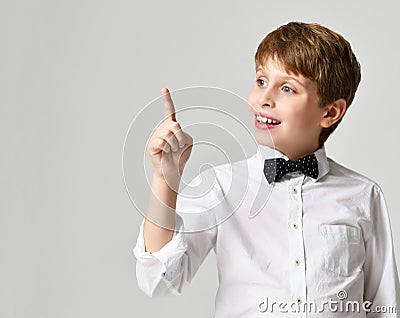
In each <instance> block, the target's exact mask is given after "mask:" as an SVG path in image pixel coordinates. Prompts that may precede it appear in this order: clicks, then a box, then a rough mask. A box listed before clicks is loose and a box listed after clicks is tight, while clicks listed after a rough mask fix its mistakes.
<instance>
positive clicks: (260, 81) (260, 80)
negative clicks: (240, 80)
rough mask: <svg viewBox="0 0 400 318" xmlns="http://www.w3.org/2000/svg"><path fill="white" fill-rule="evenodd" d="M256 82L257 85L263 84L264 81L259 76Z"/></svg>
mask: <svg viewBox="0 0 400 318" xmlns="http://www.w3.org/2000/svg"><path fill="white" fill-rule="evenodd" d="M257 84H258V86H265V84H266V82H265V81H264V80H263V79H261V78H259V79H258V80H257Z"/></svg>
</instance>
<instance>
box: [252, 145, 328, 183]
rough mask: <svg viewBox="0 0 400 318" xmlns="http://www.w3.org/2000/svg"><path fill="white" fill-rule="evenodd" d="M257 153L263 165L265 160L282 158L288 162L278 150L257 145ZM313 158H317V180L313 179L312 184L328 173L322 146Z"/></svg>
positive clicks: (326, 159) (326, 160)
mask: <svg viewBox="0 0 400 318" xmlns="http://www.w3.org/2000/svg"><path fill="white" fill-rule="evenodd" d="M257 146H258V151H257V157H258V158H259V159H260V160H261V161H262V163H264V160H265V159H271V158H284V159H285V160H288V159H289V158H288V157H287V156H286V155H285V154H284V153H282V152H280V151H279V150H277V149H275V148H272V147H269V146H264V145H260V144H258V145H257ZM314 154H315V156H316V157H317V160H318V171H319V173H318V178H317V179H313V178H310V179H311V180H313V181H314V182H317V181H318V180H319V179H321V178H322V177H323V176H325V175H326V174H327V173H328V172H329V162H328V158H327V156H326V151H325V146H324V145H322V146H321V147H320V148H318V149H317V150H316V151H314Z"/></svg>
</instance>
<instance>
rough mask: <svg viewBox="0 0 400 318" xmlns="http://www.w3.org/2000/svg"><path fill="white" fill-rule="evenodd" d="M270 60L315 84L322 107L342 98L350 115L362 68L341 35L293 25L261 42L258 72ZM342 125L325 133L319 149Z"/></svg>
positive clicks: (333, 126)
mask: <svg viewBox="0 0 400 318" xmlns="http://www.w3.org/2000/svg"><path fill="white" fill-rule="evenodd" d="M270 57H272V58H275V59H277V60H278V61H279V62H281V63H282V65H283V66H284V68H285V70H286V71H287V72H288V73H293V74H295V75H299V74H302V75H303V76H305V77H307V78H309V79H311V80H313V81H315V82H316V83H317V87H318V96H319V98H320V106H321V107H323V106H325V105H328V104H330V103H333V102H334V101H335V100H337V99H339V98H343V99H345V101H346V111H347V108H348V107H349V106H350V105H351V103H352V102H353V99H354V96H355V93H356V91H357V87H358V85H359V83H360V80H361V70H360V64H359V63H358V61H357V58H356V56H355V55H354V53H353V51H352V49H351V46H350V43H349V42H348V41H346V39H344V38H343V37H342V36H341V35H340V34H338V33H336V32H334V31H332V30H330V29H328V28H326V27H324V26H321V25H319V24H316V23H303V22H290V23H288V24H286V25H283V26H280V27H279V28H278V29H276V30H275V31H272V32H271V33H269V34H268V35H267V36H266V37H265V38H264V39H263V40H262V41H261V43H260V44H259V46H258V49H257V52H256V54H255V57H254V58H255V64H256V69H257V68H258V67H259V66H263V65H265V63H266V61H267V59H268V58H270ZM340 122H341V119H340V120H339V121H338V122H336V123H335V124H333V125H332V126H331V127H329V128H324V129H323V130H322V132H321V135H320V137H319V146H322V145H323V144H324V143H325V141H326V140H327V139H328V137H329V135H330V134H331V133H332V132H333V131H334V130H335V129H336V127H337V126H338V125H339V123H340Z"/></svg>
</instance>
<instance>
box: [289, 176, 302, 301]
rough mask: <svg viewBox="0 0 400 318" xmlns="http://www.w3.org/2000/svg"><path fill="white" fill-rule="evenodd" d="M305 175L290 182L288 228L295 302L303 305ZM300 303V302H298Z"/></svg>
mask: <svg viewBox="0 0 400 318" xmlns="http://www.w3.org/2000/svg"><path fill="white" fill-rule="evenodd" d="M303 182H304V175H302V176H299V177H297V178H292V179H291V180H290V182H289V188H288V190H289V191H288V192H289V199H290V216H289V222H288V226H289V227H290V228H289V229H288V231H289V233H288V234H289V240H290V244H289V246H290V259H291V266H290V267H291V270H290V278H291V286H292V297H293V300H294V301H295V302H296V303H298V304H301V303H302V301H303V300H304V299H306V297H307V295H306V274H305V258H304V237H303V231H302V222H303V202H302V195H301V191H302V184H303ZM298 301H299V302H298Z"/></svg>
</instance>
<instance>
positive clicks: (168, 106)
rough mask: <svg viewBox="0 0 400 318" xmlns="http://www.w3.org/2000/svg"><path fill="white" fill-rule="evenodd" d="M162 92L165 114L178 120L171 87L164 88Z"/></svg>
mask: <svg viewBox="0 0 400 318" xmlns="http://www.w3.org/2000/svg"><path fill="white" fill-rule="evenodd" d="M161 94H162V95H163V101H164V114H165V116H166V117H167V118H169V119H171V120H173V121H176V118H175V107H174V102H173V101H172V98H171V94H170V93H169V89H168V88H166V87H165V88H163V89H162V90H161Z"/></svg>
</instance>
